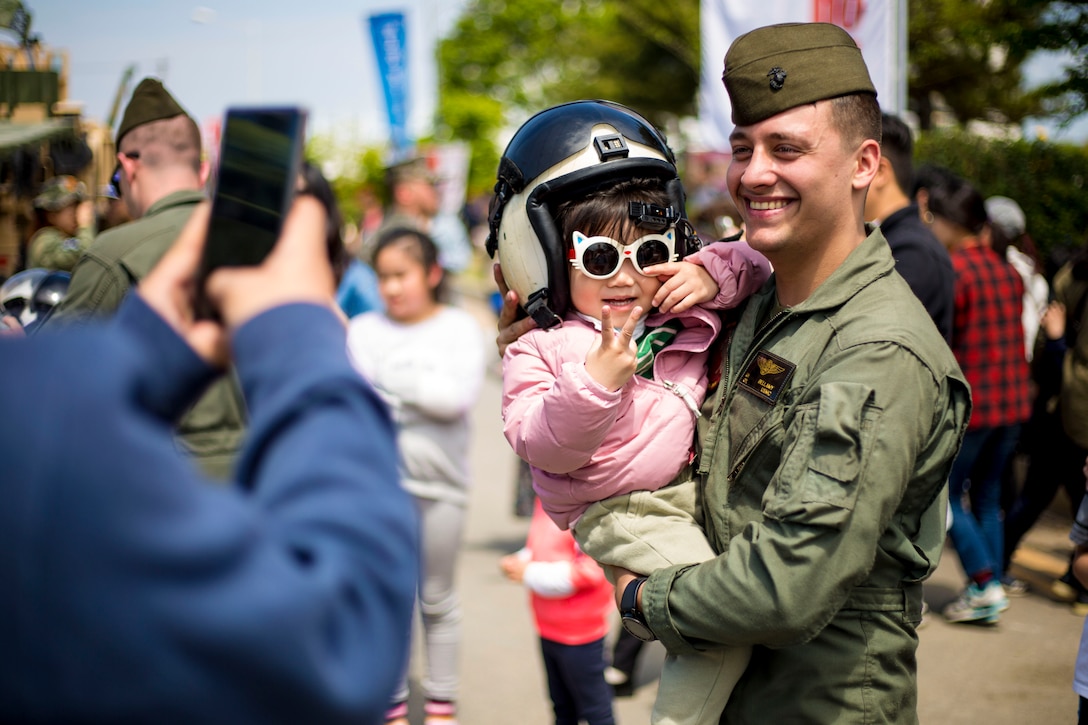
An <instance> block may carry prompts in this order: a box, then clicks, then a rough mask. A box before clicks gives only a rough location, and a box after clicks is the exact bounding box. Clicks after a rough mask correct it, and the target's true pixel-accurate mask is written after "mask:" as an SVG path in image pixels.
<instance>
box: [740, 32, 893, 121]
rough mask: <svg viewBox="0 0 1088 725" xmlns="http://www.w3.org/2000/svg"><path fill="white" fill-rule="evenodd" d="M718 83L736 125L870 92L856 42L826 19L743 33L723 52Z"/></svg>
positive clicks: (863, 61) (868, 81) (868, 80)
mask: <svg viewBox="0 0 1088 725" xmlns="http://www.w3.org/2000/svg"><path fill="white" fill-rule="evenodd" d="M722 82H723V83H725V90H726V92H728V93H729V101H730V103H731V104H732V105H733V123H735V124H737V125H738V126H748V125H751V124H753V123H759V122H760V121H762V120H764V119H767V118H770V117H771V116H774V115H776V114H779V113H782V112H783V111H788V110H789V109H791V108H794V107H796V106H801V105H804V104H806V103H815V102H816V101H822V100H824V99H825V98H835V97H836V96H844V95H846V94H848V93H872V94H873V95H874V96H875V95H876V88H875V87H874V86H873V82H872V80H870V78H869V69H868V68H866V67H865V60H864V59H863V58H862V57H861V51H860V50H859V49H858V46H857V44H856V43H854V40H853V38H851V37H850V35H849V33H847V32H846V31H845V30H843V29H842V28H840V27H839V26H838V25H833V24H831V23H783V24H782V25H768V26H766V27H763V28H756V29H755V30H753V31H751V32H750V33H745V34H744V35H742V36H740V37H739V38H737V39H736V40H734V41H733V44H732V45H731V46H729V51H728V52H727V53H726V54H725V71H724V72H723V73H722Z"/></svg>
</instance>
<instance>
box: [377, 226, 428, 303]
mask: <svg viewBox="0 0 1088 725" xmlns="http://www.w3.org/2000/svg"><path fill="white" fill-rule="evenodd" d="M394 245H401V246H403V247H404V251H405V252H407V253H408V254H409V255H411V256H412V258H414V259H415V260H416V261H417V262H419V263H420V265H422V267H423V269H424V271H428V270H430V269H431V268H432V267H435V266H437V267H438V268H439V269H442V266H441V265H440V264H439V263H438V245H437V244H435V243H434V240H433V239H431V237H430V236H429V235H427V234H425V233H424V232H421V231H420V230H418V229H413V228H412V227H392V228H390V229H386V230H385V231H383V232H382V233H381V234H379V235H378V238H377V239H376V240H375V242H374V251H373V252H371V254H370V266H371V267H372V268H373V269H374V270H375V271H377V269H378V257H379V256H380V255H381V253H382V252H383V251H384V250H385V249H386V248H388V247H392V246H394ZM431 297H432V298H433V299H434V301H435V302H442V301H443V300H444V299H445V298H446V274H445V271H443V273H442V278H441V280H440V281H439V283H438V286H436V287H435V288H434V290H432V293H431Z"/></svg>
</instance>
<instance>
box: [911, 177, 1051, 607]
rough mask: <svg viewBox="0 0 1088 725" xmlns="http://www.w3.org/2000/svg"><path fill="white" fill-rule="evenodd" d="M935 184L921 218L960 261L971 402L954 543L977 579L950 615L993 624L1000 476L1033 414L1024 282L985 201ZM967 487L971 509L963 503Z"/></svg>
mask: <svg viewBox="0 0 1088 725" xmlns="http://www.w3.org/2000/svg"><path fill="white" fill-rule="evenodd" d="M937 178H939V181H937V182H936V183H935V184H934V185H933V186H932V187H930V188H929V189H927V190H926V191H927V192H928V193H925V194H923V196H922V200H924V201H925V202H926V203H925V206H924V207H922V216H923V219H924V220H925V221H926V223H927V224H929V225H930V227H931V228H932V230H933V233H934V234H935V235H936V236H937V238H938V239H940V240H941V242H942V243H943V244H944V245H945V247H947V248H948V252H949V255H950V256H951V257H952V268H953V270H954V272H955V303H954V304H955V306H954V310H955V311H954V315H953V323H952V352H953V353H954V354H955V356H956V360H957V361H958V362H959V364H960V368H961V369H962V370H963V374H964V377H966V378H967V382H968V383H969V384H970V385H971V400H972V404H973V408H972V412H971V421H970V423H969V425H968V428H967V435H966V436H965V437H964V441H963V446H962V448H961V449H960V453H959V455H958V456H957V457H956V462H955V463H954V464H953V466H952V472H951V474H950V476H949V508H950V510H951V511H952V528H951V529H950V530H949V535H950V536H951V538H952V543H953V545H954V546H955V548H956V553H957V554H958V555H959V558H960V563H961V564H962V565H963V569H964V572H965V573H966V574H967V577H968V580H969V581H968V584H967V588H966V589H965V590H964V592H963V594H961V595H960V597H959V598H958V599H956V600H955V601H954V602H952V603H951V604H949V605H948V606H947V607H945V610H944V616H945V617H946V618H947V619H948V620H949V621H952V622H976V621H980V622H985V623H988V624H993V623H996V622H997V621H998V619H1000V616H1001V612H1003V611H1005V610H1006V609H1008V606H1009V600H1008V598H1007V596H1006V594H1005V591H1004V589H1003V588H1002V586H1001V576H1002V574H1003V573H1004V572H1002V570H1001V569H1002V566H1003V561H1004V532H1003V524H1002V516H1001V474H1002V471H1004V469H1005V466H1006V464H1007V463H1008V460H1009V457H1010V456H1011V455H1012V454H1013V452H1014V450H1015V448H1016V443H1017V440H1018V439H1019V437H1020V425H1021V424H1022V423H1023V422H1024V421H1026V420H1027V419H1028V417H1029V415H1030V414H1031V401H1030V391H1029V389H1028V381H1029V377H1030V373H1029V370H1028V362H1027V358H1026V356H1025V354H1024V328H1023V325H1022V324H1021V310H1022V305H1023V302H1022V299H1023V295H1024V283H1023V281H1022V279H1021V278H1020V275H1019V274H1018V273H1017V272H1016V270H1015V269H1014V268H1013V267H1012V266H1011V265H1009V264H1008V262H1006V261H1005V259H1003V258H1002V257H1001V256H1000V255H999V254H997V253H996V252H994V250H993V249H991V248H990V246H989V244H988V241H987V235H985V234H984V231H985V228H986V225H987V224H988V220H987V217H986V207H985V204H984V202H983V198H982V195H981V194H979V192H978V191H977V190H976V189H975V188H974V187H973V186H971V184H970V183H968V182H967V181H965V180H963V179H961V178H959V177H956V176H954V175H950V174H941V175H939V176H938V177H937ZM968 482H970V483H968ZM968 486H969V488H970V491H969V493H970V502H971V505H970V509H966V508H964V505H963V497H964V493H966V492H967V491H966V489H967V487H968Z"/></svg>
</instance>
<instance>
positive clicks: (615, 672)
mask: <svg viewBox="0 0 1088 725" xmlns="http://www.w3.org/2000/svg"><path fill="white" fill-rule="evenodd" d="M629 679H631V678H630V676H628V674H627V673H626V672H624V671H623V670H620V669H616V668H615V667H613V666H612V665H609V666H608V667H605V668H604V681H605V682H607V683H608V684H610V685H625V684H627V681H628V680H629Z"/></svg>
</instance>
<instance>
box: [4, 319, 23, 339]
mask: <svg viewBox="0 0 1088 725" xmlns="http://www.w3.org/2000/svg"><path fill="white" fill-rule="evenodd" d="M0 337H26V331H25V330H23V326H22V325H21V324H19V320H17V319H16V318H14V317H12V316H11V315H4V316H3V317H0Z"/></svg>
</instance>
